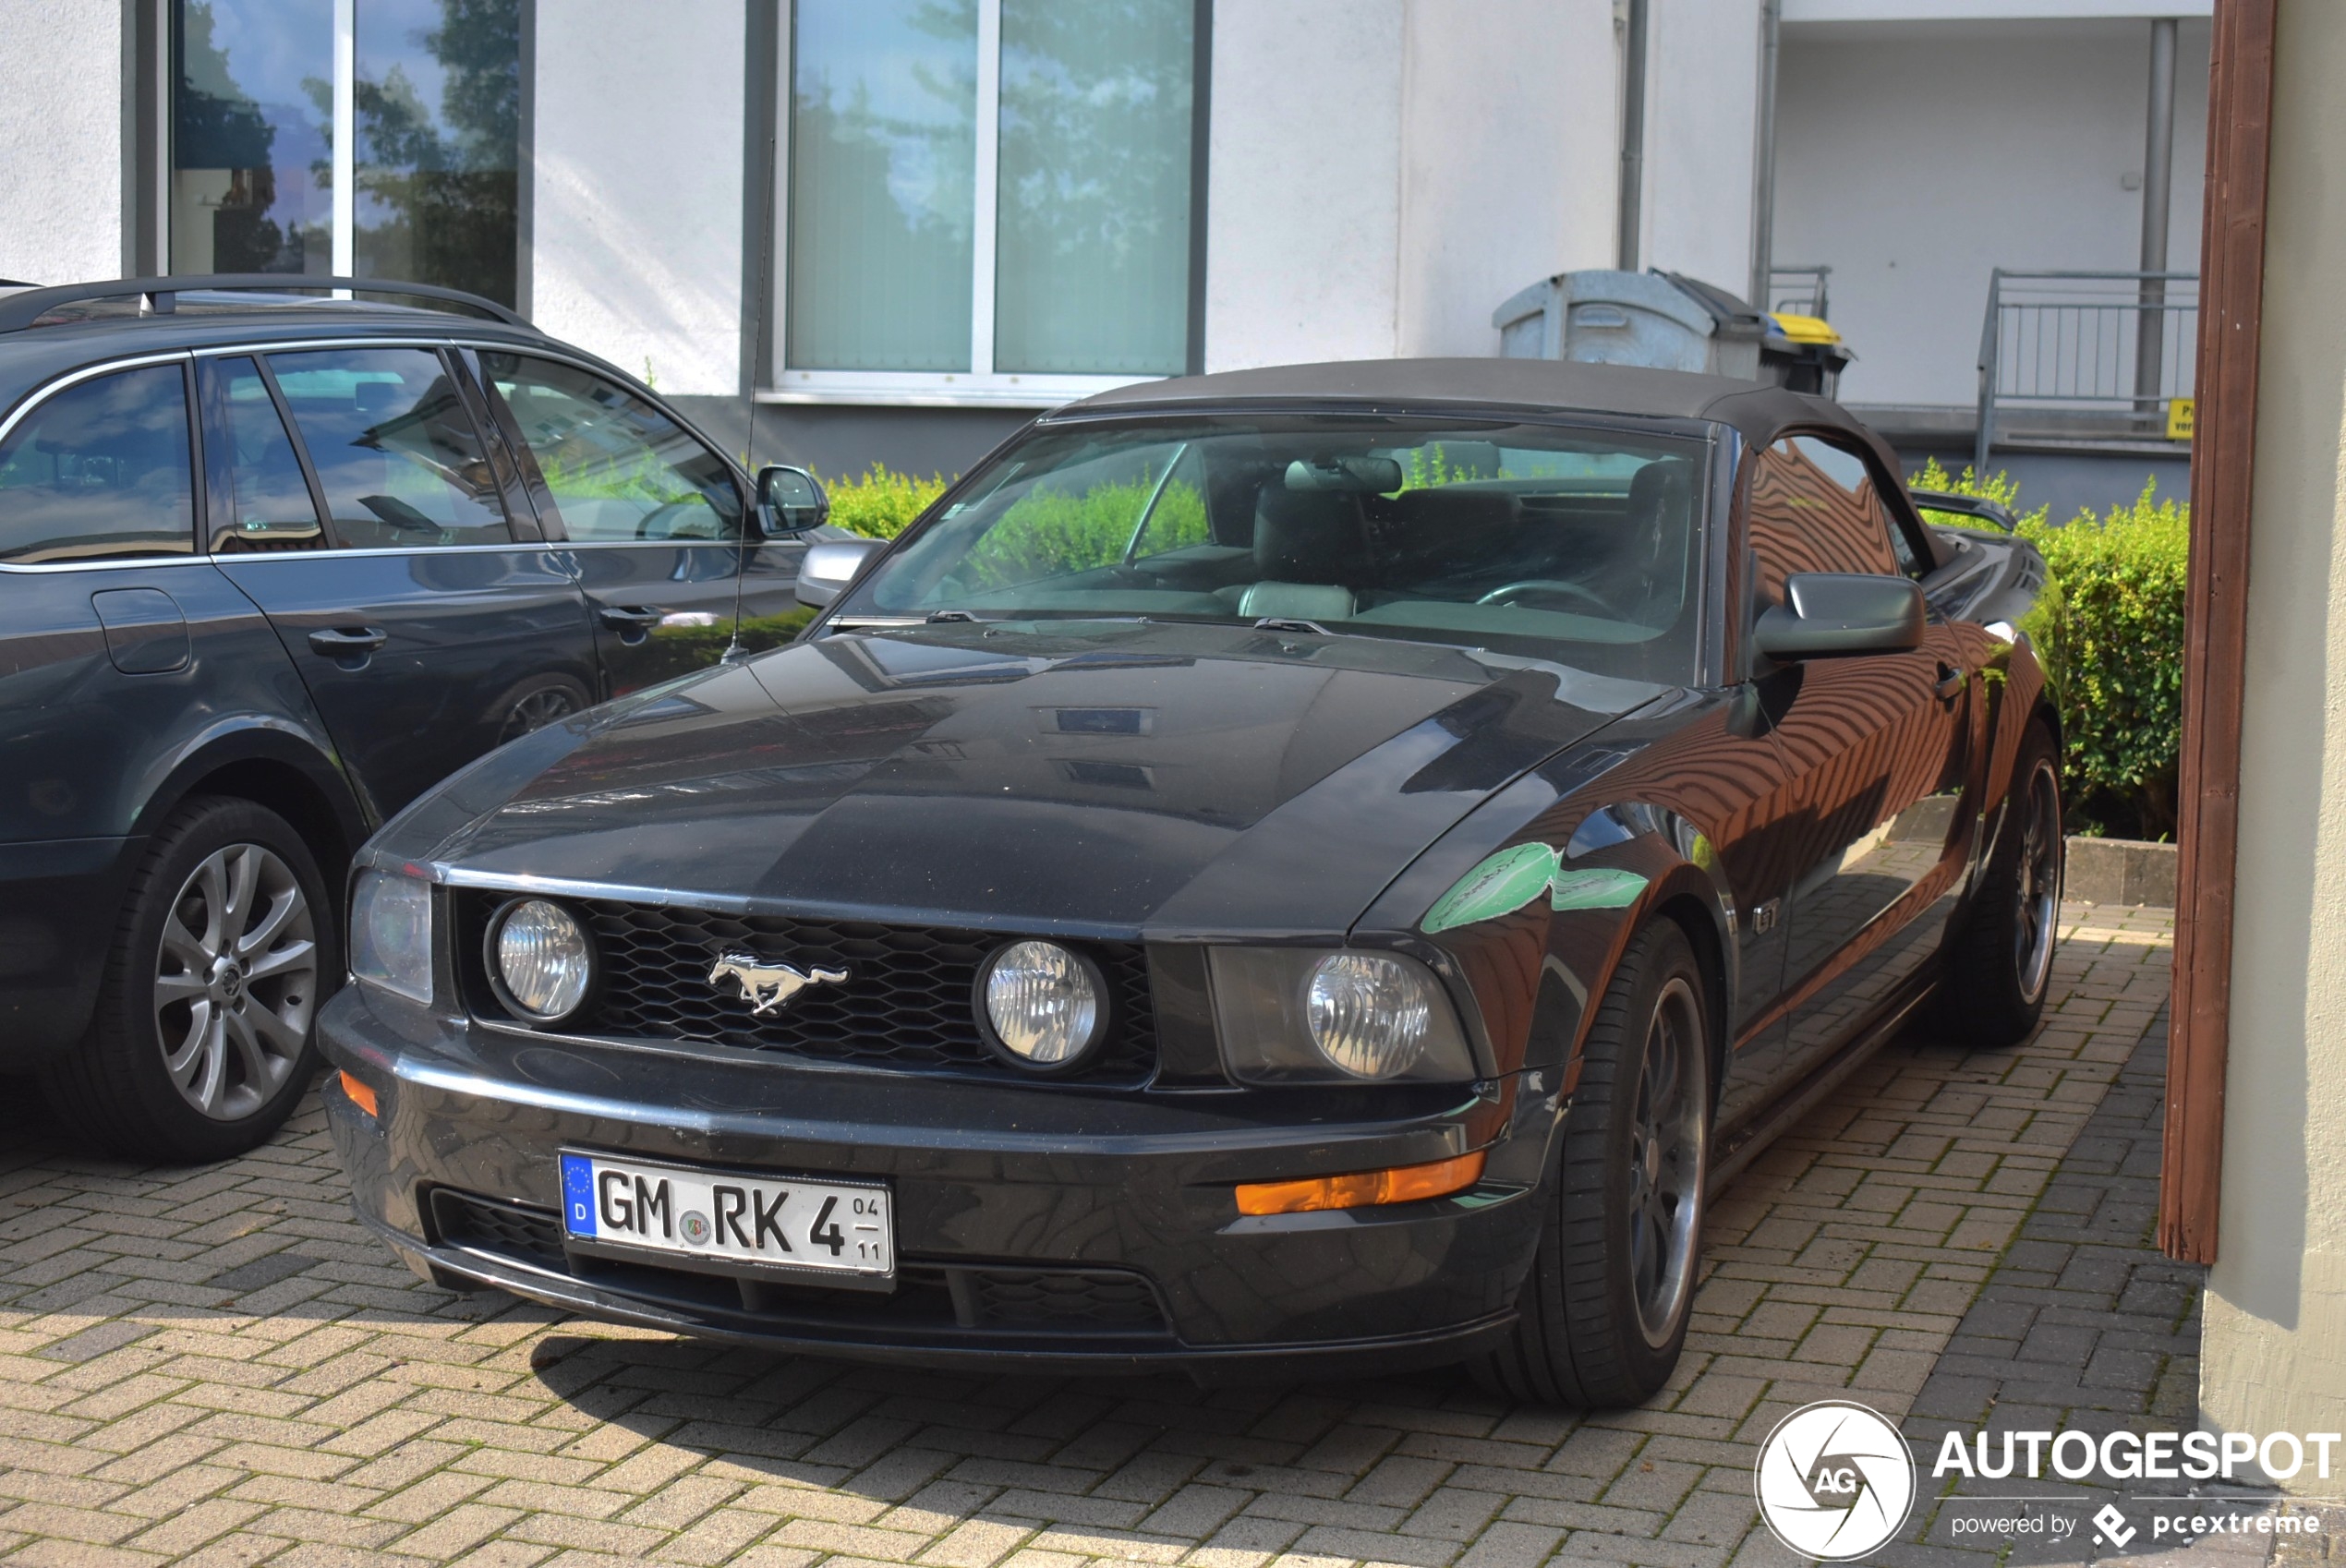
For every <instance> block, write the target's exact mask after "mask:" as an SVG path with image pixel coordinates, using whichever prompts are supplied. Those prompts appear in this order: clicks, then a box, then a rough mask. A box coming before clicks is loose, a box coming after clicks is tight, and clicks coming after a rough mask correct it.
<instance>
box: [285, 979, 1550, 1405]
mask: <svg viewBox="0 0 2346 1568" xmlns="http://www.w3.org/2000/svg"><path fill="white" fill-rule="evenodd" d="M319 1034H320V1041H321V1043H322V1044H323V1046H324V1049H325V1053H326V1055H327V1056H328V1058H329V1059H330V1060H331V1061H333V1063H334V1064H335V1065H336V1066H337V1067H342V1068H344V1069H345V1070H347V1071H349V1072H351V1073H352V1074H353V1075H354V1076H355V1077H357V1079H358V1080H360V1081H362V1082H363V1083H365V1084H366V1085H367V1086H368V1087H369V1088H370V1089H372V1090H373V1092H374V1094H375V1098H376V1104H377V1112H378V1114H377V1115H375V1116H369V1115H368V1114H366V1113H365V1112H364V1111H362V1110H360V1109H359V1108H358V1107H357V1105H355V1104H352V1103H351V1102H350V1100H349V1099H348V1098H347V1097H346V1096H345V1095H344V1094H343V1093H342V1092H341V1091H340V1090H339V1089H338V1088H334V1089H330V1090H329V1092H328V1097H327V1103H328V1111H329V1120H330V1123H331V1125H332V1127H333V1136H334V1140H335V1142H336V1145H337V1147H338V1149H339V1150H340V1152H341V1153H342V1156H343V1160H344V1163H345V1166H346V1167H347V1168H348V1170H349V1172H350V1176H351V1183H352V1193H353V1200H354V1202H355V1205H356V1207H357V1211H358V1214H359V1217H360V1218H361V1219H362V1220H364V1221H365V1222H366V1223H367V1224H369V1226H370V1227H371V1228H373V1229H374V1230H375V1231H376V1232H377V1233H378V1234H379V1235H381V1236H382V1237H383V1238H384V1239H385V1240H386V1241H387V1242H388V1243H390V1245H391V1246H392V1247H393V1248H395V1249H396V1250H398V1251H399V1252H400V1253H402V1254H403V1255H404V1256H405V1257H406V1258H407V1259H408V1260H409V1261H410V1262H411V1263H412V1264H414V1265H415V1266H416V1267H417V1268H418V1269H419V1270H421V1271H422V1272H426V1273H428V1274H429V1275H430V1276H431V1277H434V1278H437V1279H441V1280H442V1281H443V1282H444V1283H451V1284H453V1283H458V1282H463V1281H471V1282H478V1283H481V1284H487V1285H496V1286H499V1287H501V1288H503V1289H506V1290H509V1291H512V1292H514V1294H516V1295H520V1296H524V1297H530V1298H532V1299H535V1300H538V1301H542V1302H546V1303H549V1304H550V1305H553V1306H557V1307H562V1308H565V1309H571V1310H574V1311H577V1312H580V1313H582V1314H585V1315H586V1316H589V1317H595V1318H601V1319H607V1320H611V1321H621V1322H630V1323H636V1324H641V1325H644V1326H647V1327H651V1328H659V1329H665V1330H670V1331H672V1332H675V1333H687V1334H695V1335H700V1336H706V1337H710V1338H717V1339H725V1340H732V1341H735V1342H740V1343H749V1344H756V1345H766V1346H768V1347H772V1348H778V1349H787V1350H798V1351H809V1352H816V1353H824V1354H831V1355H843V1356H849V1357H857V1358H865V1359H874V1360H890V1361H900V1362H909V1363H916V1364H923V1365H960V1364H967V1363H973V1362H981V1361H983V1362H989V1363H1000V1362H1005V1361H1008V1362H1015V1363H1018V1364H1020V1365H1022V1366H1024V1367H1026V1368H1028V1369H1035V1370H1053V1369H1057V1370H1078V1369H1088V1370H1094V1371H1097V1370H1134V1371H1139V1370H1154V1369H1164V1370H1181V1371H1186V1372H1189V1373H1191V1375H1194V1376H1198V1377H1201V1378H1209V1379H1210V1378H1213V1377H1215V1376H1216V1375H1217V1374H1218V1375H1231V1374H1240V1375H1242V1374H1243V1373H1244V1372H1245V1371H1246V1370H1247V1369H1258V1370H1259V1369H1262V1368H1264V1366H1265V1365H1266V1364H1276V1365H1277V1366H1279V1367H1280V1368H1282V1369H1288V1368H1290V1367H1292V1368H1298V1369H1300V1368H1302V1367H1304V1366H1306V1365H1308V1366H1309V1368H1310V1369H1311V1370H1312V1372H1314V1373H1315V1374H1320V1373H1335V1372H1340V1371H1344V1370H1347V1369H1353V1368H1358V1369H1376V1370H1393V1369H1398V1368H1401V1367H1404V1366H1414V1365H1437V1364H1441V1363H1444V1362H1449V1361H1455V1360H1457V1359H1459V1358H1461V1357H1466V1356H1468V1355H1470V1354H1471V1353H1472V1352H1474V1351H1475V1350H1476V1349H1477V1348H1479V1347H1481V1345H1484V1344H1486V1343H1488V1342H1490V1341H1492V1340H1493V1339H1494V1338H1496V1337H1497V1336H1499V1335H1502V1334H1504V1333H1506V1330H1507V1329H1508V1327H1509V1325H1510V1324H1511V1323H1512V1321H1513V1319H1514V1306H1513V1303H1514V1300H1515V1296H1516V1292H1517V1289H1518V1286H1519V1285H1520V1284H1521V1282H1522V1280H1523V1277H1524V1275H1525V1273H1526V1272H1527V1271H1528V1269H1529V1267H1530V1259H1531V1254H1532V1251H1533V1249H1534V1248H1535V1246H1536V1243H1537V1232H1538V1226H1539V1220H1540V1216H1541V1214H1542V1212H1543V1211H1544V1208H1545V1186H1544V1183H1543V1181H1542V1175H1543V1173H1544V1171H1545V1170H1546V1168H1547V1161H1548V1145H1549V1142H1550V1139H1551V1135H1552V1133H1553V1131H1554V1126H1555V1121H1556V1116H1557V1114H1558V1105H1557V1102H1556V1099H1555V1096H1554V1091H1553V1084H1552V1083H1551V1084H1544V1085H1543V1084H1542V1081H1541V1080H1540V1077H1539V1075H1537V1074H1532V1075H1523V1076H1521V1077H1518V1079H1511V1080H1502V1081H1501V1082H1500V1083H1498V1084H1495V1085H1482V1086H1479V1090H1469V1089H1460V1088H1451V1089H1400V1088H1385V1089H1377V1090H1369V1089H1360V1090H1347V1089H1327V1090H1315V1091H1284V1092H1264V1091H1260V1090H1245V1091H1237V1090H1223V1091H1204V1092H1198V1091H1188V1092H1086V1091H1083V1090H1080V1089H1072V1088H1058V1087H1048V1088H1046V1087H1034V1086H1026V1085H1017V1084H995V1083H980V1082H972V1081H968V1080H948V1079H937V1078H925V1077H914V1076H912V1075H898V1074H885V1073H876V1072H873V1071H870V1070H866V1069H840V1068H831V1067H823V1066H819V1065H807V1064H804V1063H799V1062H785V1061H780V1060H776V1059H773V1058H770V1057H761V1056H759V1055H757V1054H756V1053H752V1052H745V1051H732V1050H726V1049H723V1048H708V1049H706V1050H704V1049H701V1048H696V1047H675V1048H671V1047H666V1046H663V1047H660V1048H646V1047H640V1046H624V1045H615V1044H607V1043H588V1042H578V1041H567V1040H557V1039H551V1038H547V1037H542V1036H536V1035H531V1034H528V1033H526V1032H524V1031H517V1030H511V1029H504V1028H499V1027H490V1026H482V1025H479V1024H477V1023H470V1022H467V1021H466V1020H463V1019H452V1018H446V1017H437V1016H433V1015H429V1014H426V1013H424V1012H422V1011H421V1010H419V1009H408V1008H405V1007H402V1006H400V1005H398V1004H392V1005H390V1006H388V1007H384V1006H380V1005H378V1004H377V1003H376V1001H375V999H374V998H373V997H371V996H370V995H369V994H368V993H367V992H366V991H365V990H364V988H362V987H351V988H348V989H345V991H344V992H343V993H342V995H339V996H337V997H336V998H335V999H334V1000H333V1002H332V1003H330V1004H329V1005H328V1007H326V1009H325V1010H324V1012H323V1014H322V1016H321V1018H320V1030H319ZM564 1147H571V1148H588V1149H596V1150H601V1151H605V1152H611V1153H613V1154H619V1155H630V1156H635V1157H638V1158H644V1159H649V1160H657V1161H665V1162H671V1163H686V1164H707V1165H715V1166H724V1167H731V1168H736V1169H751V1170H768V1171H773V1172H775V1173H777V1174H800V1175H809V1176H816V1175H832V1176H854V1177H859V1178H864V1179H873V1178H877V1179H881V1180H885V1181H887V1182H888V1183H889V1187H890V1188H891V1190H892V1193H893V1208H894V1212H895V1223H896V1247H897V1255H898V1259H899V1263H898V1277H897V1282H896V1289H895V1290H894V1292H893V1293H892V1294H890V1295H887V1296H876V1295H874V1294H872V1293H869V1292H866V1291H860V1290H854V1289H846V1288H836V1287H824V1286H806V1285H796V1284H794V1283H791V1282H777V1281H776V1279H775V1277H774V1276H773V1275H771V1274H765V1275H760V1274H757V1273H755V1272H748V1271H737V1272H701V1271H698V1270H695V1271H693V1272H685V1271H683V1270H679V1269H675V1268H671V1267H668V1266H664V1265H659V1264H658V1262H657V1260H650V1261H647V1262H644V1263H637V1262H635V1261H627V1262H621V1261H617V1260H613V1259H611V1258H610V1257H588V1256H585V1255H582V1254H579V1253H578V1252H576V1251H575V1250H574V1249H573V1248H568V1247H567V1246H565V1245H564V1243H563V1241H562V1236H561V1232H560V1221H559V1212H560V1202H561V1195H560V1176H559V1166H558V1164H557V1155H558V1153H559V1152H560V1151H561V1150H562V1148H564ZM1477 1148H1480V1149H1485V1150H1487V1151H1488V1159H1487V1162H1486V1165H1485V1170H1484V1175H1483V1178H1482V1180H1481V1182H1480V1183H1478V1185H1477V1186H1476V1187H1474V1188H1470V1189H1469V1190H1468V1191H1466V1192H1462V1193H1459V1194H1457V1195H1455V1196H1453V1197H1449V1198H1443V1199H1435V1200H1428V1201H1423V1202H1418V1203H1410V1204H1398V1205H1394V1206H1392V1207H1389V1208H1381V1209H1357V1210H1345V1211H1336V1212H1322V1213H1305V1214H1285V1215H1266V1216H1242V1215H1240V1214H1239V1212H1238V1211H1237V1206H1236V1202H1235V1200H1234V1198H1233V1196H1232V1188H1234V1187H1235V1186H1236V1185H1238V1184H1240V1183H1242V1182H1250V1181H1265V1180H1281V1179H1289V1178H1294V1177H1300V1176H1322V1175H1335V1174H1339V1173H1343V1172H1348V1171H1359V1170H1369V1169H1376V1168H1380V1167H1384V1166H1390V1165H1404V1164H1421V1163H1424V1162H1427V1161H1432V1160H1438V1159H1444V1158H1447V1157H1449V1156H1451V1155H1454V1154H1458V1153H1463V1152H1467V1151H1469V1150H1470V1149H1477Z"/></svg>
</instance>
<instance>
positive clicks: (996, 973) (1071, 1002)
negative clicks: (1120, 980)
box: [977, 942, 1107, 1071]
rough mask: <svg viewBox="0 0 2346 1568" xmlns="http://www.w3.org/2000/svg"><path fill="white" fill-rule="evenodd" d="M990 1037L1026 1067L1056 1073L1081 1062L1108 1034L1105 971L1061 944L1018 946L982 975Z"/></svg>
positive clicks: (982, 1005)
mask: <svg viewBox="0 0 2346 1568" xmlns="http://www.w3.org/2000/svg"><path fill="white" fill-rule="evenodd" d="M977 993H978V997H977V999H978V1015H979V1017H980V1018H982V1019H985V1021H986V1024H987V1025H988V1029H987V1031H986V1032H987V1037H988V1039H990V1040H991V1041H992V1043H994V1044H995V1045H997V1046H998V1047H999V1048H1000V1049H1001V1051H1002V1053H1003V1054H1004V1055H1007V1056H1009V1057H1010V1060H1011V1061H1013V1062H1016V1063H1017V1064H1018V1065H1019V1066H1020V1067H1032V1068H1036V1069H1039V1070H1043V1071H1051V1070H1056V1069H1059V1068H1064V1067H1072V1066H1073V1065H1075V1064H1076V1063H1077V1062H1079V1061H1081V1060H1082V1058H1083V1056H1084V1055H1086V1054H1087V1053H1089V1052H1090V1051H1091V1049H1092V1047H1093V1046H1094V1045H1096V1044H1097V1043H1099V1041H1100V1037H1101V1036H1102V1035H1104V1034H1106V1032H1107V1028H1106V1026H1107V983H1106V981H1105V980H1104V979H1103V978H1102V977H1101V975H1100V971H1099V966H1098V965H1096V964H1094V962H1092V960H1091V959H1087V958H1085V957H1084V956H1083V955H1082V954H1081V953H1078V952H1074V951H1071V950H1070V949H1069V948H1066V947H1060V946H1059V945H1058V943H1056V942H1013V943H1011V944H1010V946H1009V947H1004V948H1002V949H1000V950H999V951H998V952H997V953H995V955H994V956H993V957H992V958H990V959H987V960H986V964H985V967H984V968H982V969H980V970H979V971H978V975H977Z"/></svg>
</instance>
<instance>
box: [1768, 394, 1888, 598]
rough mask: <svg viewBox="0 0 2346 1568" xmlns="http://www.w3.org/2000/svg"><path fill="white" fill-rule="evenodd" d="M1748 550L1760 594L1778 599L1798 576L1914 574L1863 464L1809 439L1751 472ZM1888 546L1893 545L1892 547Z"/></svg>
mask: <svg viewBox="0 0 2346 1568" xmlns="http://www.w3.org/2000/svg"><path fill="white" fill-rule="evenodd" d="M1749 516H1750V532H1751V549H1752V554H1753V556H1754V558H1755V559H1756V560H1757V561H1758V563H1759V568H1760V572H1759V577H1760V581H1759V585H1758V586H1759V592H1760V597H1762V598H1763V599H1765V600H1767V601H1768V602H1770V603H1776V602H1779V601H1781V600H1782V599H1783V597H1784V579H1785V578H1787V577H1789V576H1792V575H1793V574H1794V573H1801V572H1857V573H1875V574H1879V575H1883V576H1899V575H1909V574H1912V573H1913V572H1914V570H1915V566H1916V564H1917V563H1916V561H1915V559H1914V552H1913V549H1912V547H1911V546H1907V547H1906V549H1905V550H1904V551H1903V553H1902V552H1901V550H1900V549H1898V548H1897V546H1900V545H1905V543H1906V541H1905V539H1904V538H1903V537H1900V536H1899V534H1898V530H1897V528H1896V526H1895V525H1893V523H1892V521H1891V518H1890V513H1889V511H1888V509H1887V508H1886V507H1885V506H1884V505H1883V503H1882V500H1881V497H1880V494H1879V493H1877V491H1876V490H1875V488H1874V483H1873V476H1872V473H1871V471H1870V470H1868V468H1867V467H1866V464H1865V462H1864V460H1863V459H1861V458H1859V457H1858V456H1857V455H1856V453H1855V452H1848V451H1846V450H1844V449H1843V448H1841V447H1837V446H1835V445H1833V444H1832V442H1830V441H1827V440H1820V439H1819V438H1818V437H1815V436H1793V437H1790V438H1788V439H1786V440H1780V441H1778V442H1776V443H1775V444H1774V445H1773V446H1772V447H1770V448H1768V449H1767V450H1766V451H1764V452H1760V455H1759V457H1758V459H1757V463H1756V466H1755V467H1754V469H1753V471H1752V479H1751V500H1750V505H1749ZM1893 541H1895V542H1894V543H1893Z"/></svg>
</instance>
